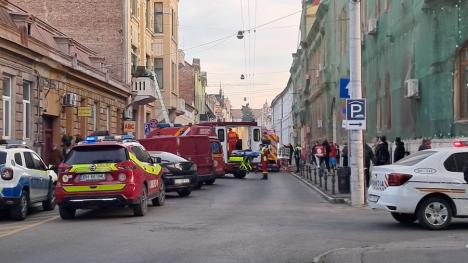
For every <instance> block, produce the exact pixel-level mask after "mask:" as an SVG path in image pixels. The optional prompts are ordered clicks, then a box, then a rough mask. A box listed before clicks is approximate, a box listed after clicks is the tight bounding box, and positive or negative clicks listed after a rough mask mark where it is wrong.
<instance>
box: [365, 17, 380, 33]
mask: <svg viewBox="0 0 468 263" xmlns="http://www.w3.org/2000/svg"><path fill="white" fill-rule="evenodd" d="M377 26H378V22H377V18H370V19H369V20H368V21H367V34H368V35H376V34H377Z"/></svg>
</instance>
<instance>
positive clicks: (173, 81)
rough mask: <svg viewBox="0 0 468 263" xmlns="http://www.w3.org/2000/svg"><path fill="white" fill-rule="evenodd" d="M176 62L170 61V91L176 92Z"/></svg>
mask: <svg viewBox="0 0 468 263" xmlns="http://www.w3.org/2000/svg"><path fill="white" fill-rule="evenodd" d="M176 76H177V74H176V64H175V63H174V62H172V70H171V92H176Z"/></svg>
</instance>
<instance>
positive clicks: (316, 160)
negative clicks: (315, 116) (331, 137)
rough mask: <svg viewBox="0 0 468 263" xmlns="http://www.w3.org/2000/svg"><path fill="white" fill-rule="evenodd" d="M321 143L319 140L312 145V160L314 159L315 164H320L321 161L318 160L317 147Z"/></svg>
mask: <svg viewBox="0 0 468 263" xmlns="http://www.w3.org/2000/svg"><path fill="white" fill-rule="evenodd" d="M319 146H320V144H319V142H318V141H315V143H314V146H313V147H312V156H311V160H312V163H313V164H314V165H315V166H318V165H319V162H318V159H317V147H319Z"/></svg>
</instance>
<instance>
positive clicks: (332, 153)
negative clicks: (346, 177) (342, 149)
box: [328, 142, 336, 170]
mask: <svg viewBox="0 0 468 263" xmlns="http://www.w3.org/2000/svg"><path fill="white" fill-rule="evenodd" d="M335 145H336V144H335V143H333V142H332V143H331V145H330V154H329V162H328V163H329V165H330V168H331V169H333V170H335V169H336V146H335Z"/></svg>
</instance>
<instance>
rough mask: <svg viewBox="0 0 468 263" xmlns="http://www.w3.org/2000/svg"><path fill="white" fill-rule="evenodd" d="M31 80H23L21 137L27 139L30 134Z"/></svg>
mask: <svg viewBox="0 0 468 263" xmlns="http://www.w3.org/2000/svg"><path fill="white" fill-rule="evenodd" d="M30 116H31V82H29V81H23V138H24V139H29V138H30V134H31V123H30V122H31V120H30V118H31V117H30Z"/></svg>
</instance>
